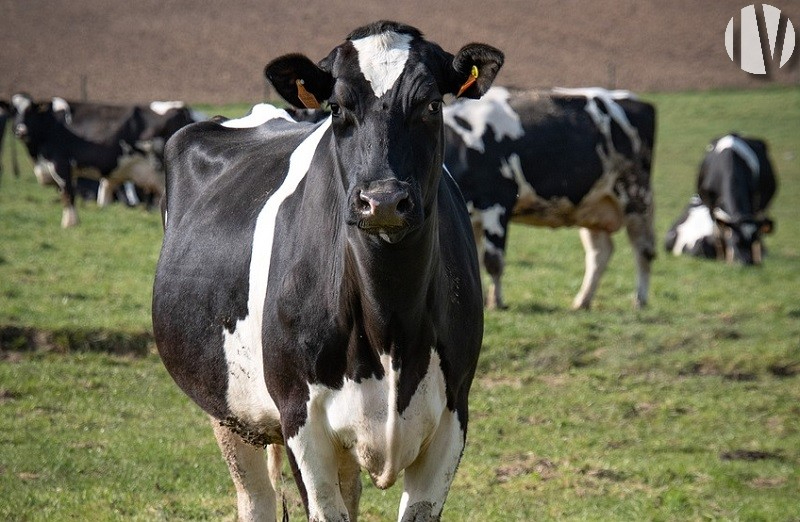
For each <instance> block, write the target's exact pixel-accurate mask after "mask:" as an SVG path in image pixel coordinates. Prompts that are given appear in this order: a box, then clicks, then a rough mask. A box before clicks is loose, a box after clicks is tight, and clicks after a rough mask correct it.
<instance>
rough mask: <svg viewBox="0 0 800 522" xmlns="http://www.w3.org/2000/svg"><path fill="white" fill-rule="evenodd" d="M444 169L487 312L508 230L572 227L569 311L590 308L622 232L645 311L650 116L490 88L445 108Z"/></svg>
mask: <svg viewBox="0 0 800 522" xmlns="http://www.w3.org/2000/svg"><path fill="white" fill-rule="evenodd" d="M444 119H445V124H446V138H447V150H446V154H445V164H446V165H447V168H448V169H449V171H450V172H451V173H452V175H453V177H454V178H455V179H456V181H457V182H458V184H459V186H460V187H461V190H462V192H463V193H464V198H465V199H466V200H467V203H468V205H470V211H471V213H472V218H473V225H474V230H475V237H476V242H477V243H478V246H479V251H480V252H479V257H480V259H481V260H482V262H483V265H484V267H485V268H486V271H487V272H488V273H489V275H490V276H491V280H492V284H491V286H490V288H489V290H488V292H487V295H486V304H487V306H489V307H490V308H491V307H499V308H504V307H505V303H504V300H503V293H502V287H501V277H502V275H503V268H504V264H505V261H504V258H505V249H506V240H507V238H508V224H509V221H515V222H520V223H525V224H528V225H534V226H548V227H554V228H555V227H564V226H569V227H571V226H578V227H581V229H580V237H581V241H582V243H583V247H584V249H585V251H586V272H585V275H584V279H583V284H582V286H581V289H580V291H579V292H578V295H577V296H576V297H575V300H574V301H573V305H572V306H573V308H576V309H578V308H589V306H590V305H591V301H592V297H593V295H594V293H595V290H596V289H597V285H598V283H599V280H600V276H601V275H602V273H603V271H604V270H605V268H606V266H607V264H608V261H609V259H610V257H611V254H612V252H613V243H612V240H611V234H612V233H614V232H616V231H617V230H619V229H620V228H621V227H622V226H623V225H624V226H625V227H626V229H627V232H628V238H629V240H630V242H631V244H632V245H633V250H634V255H635V258H636V267H637V285H636V286H637V290H636V297H635V305H636V306H637V307H641V306H644V305H645V304H646V303H647V294H648V287H649V281H650V262H651V261H652V259H653V258H654V257H655V233H654V230H653V194H652V190H651V187H650V165H651V158H652V151H653V140H654V137H655V110H654V108H653V106H652V105H650V104H647V103H644V102H641V101H637V100H636V99H635V98H634V97H633V96H632V95H631V93H629V92H627V91H606V90H604V89H557V90H553V91H549V92H510V91H508V90H507V89H504V88H502V87H493V88H492V89H491V90H490V91H489V93H488V94H487V95H486V96H484V97H483V98H482V99H480V100H474V101H473V100H463V101H457V102H456V103H454V104H452V105H450V106H448V107H446V108H445V109H444Z"/></svg>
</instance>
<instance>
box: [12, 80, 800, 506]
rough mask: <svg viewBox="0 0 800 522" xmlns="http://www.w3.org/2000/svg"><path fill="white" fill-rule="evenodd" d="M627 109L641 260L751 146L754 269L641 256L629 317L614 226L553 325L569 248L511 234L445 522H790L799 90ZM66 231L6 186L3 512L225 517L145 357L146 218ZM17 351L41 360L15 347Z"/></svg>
mask: <svg viewBox="0 0 800 522" xmlns="http://www.w3.org/2000/svg"><path fill="white" fill-rule="evenodd" d="M644 98H645V99H647V100H649V101H652V102H654V103H655V104H656V106H657V108H658V118H659V125H658V136H657V139H656V141H657V150H656V157H655V172H654V186H655V193H656V204H657V209H656V223H657V231H658V236H659V243H660V242H661V241H662V238H663V235H664V233H665V232H666V230H667V228H668V227H669V226H670V224H671V223H672V221H673V220H674V219H675V218H676V217H677V216H678V214H679V212H680V211H681V210H682V208H683V206H684V205H685V204H686V202H687V201H688V198H689V196H690V195H691V193H692V192H693V190H694V183H695V176H696V172H697V166H698V164H699V162H700V159H701V158H702V154H703V150H704V148H705V145H706V143H707V142H708V141H709V140H710V139H711V138H712V137H715V136H719V135H721V134H724V133H726V132H728V131H731V130H738V131H740V132H742V133H745V134H752V135H756V136H762V137H764V138H766V139H767V140H768V141H769V143H770V150H771V155H772V160H773V163H774V166H775V168H776V170H777V171H778V175H779V180H780V187H779V191H778V195H777V197H776V200H775V201H774V204H773V207H772V215H773V217H774V218H775V220H776V222H777V228H776V233H775V234H774V235H773V236H770V237H768V238H767V240H766V244H767V247H768V249H769V253H768V255H767V257H766V259H765V263H764V265H763V266H762V267H760V268H743V267H737V266H727V265H724V264H721V263H716V262H710V261H703V260H696V259H689V258H676V257H672V256H670V255H666V254H665V253H664V252H663V249H662V248H661V246H660V245H659V250H660V251H659V258H658V259H657V260H656V261H655V263H654V265H653V275H652V294H651V299H650V306H649V307H648V308H647V309H645V310H642V311H636V310H634V309H633V308H632V296H633V290H634V273H633V260H632V254H631V250H630V247H629V246H628V244H627V240H626V238H625V236H624V233H621V234H619V235H617V236H616V245H617V250H616V252H615V254H614V258H613V259H612V261H611V264H610V266H609V269H608V271H607V273H606V274H605V276H604V278H603V281H602V283H601V285H600V289H599V291H598V294H597V296H596V299H595V304H594V307H593V309H592V310H591V311H589V312H571V311H569V305H570V303H571V300H572V297H573V295H574V293H575V292H577V290H578V287H579V285H580V279H581V276H582V271H583V253H582V249H581V246H580V240H579V239H578V234H577V231H576V230H556V231H552V230H547V229H531V228H525V227H521V226H514V227H513V228H512V230H511V241H510V249H509V258H508V266H507V272H506V278H505V290H506V300H507V302H508V304H509V305H510V308H509V309H508V310H506V311H490V312H488V313H487V316H486V335H485V338H484V348H483V352H482V354H481V360H480V364H479V369H478V376H477V379H476V381H475V383H474V385H473V393H472V401H471V414H472V415H471V423H470V432H469V440H468V444H467V449H466V452H465V455H464V459H463V461H462V464H461V468H460V470H459V473H458V474H457V476H456V480H455V483H454V485H453V488H452V490H451V493H450V498H449V500H448V503H447V505H446V508H445V513H444V519H445V520H498V521H499V520H503V521H505V520H534V519H535V520H598V521H600V520H603V521H606V520H626V521H627V520H663V521H672V520H675V521H677V520H681V521H683V520H748V521H750V520H764V521H772V520H780V521H788V520H798V516H800V510H799V508H798V498H800V376H798V373H799V372H800V301H798V295H800V275H799V274H798V271H799V269H800V231H799V229H798V228H797V225H796V224H797V223H798V222H800V207H798V205H797V201H800V188H799V187H800V90H798V89H788V88H781V89H772V88H769V89H764V90H759V91H716V92H697V93H658V94H650V95H646V96H644ZM206 109H207V111H208V112H209V113H211V114H213V113H217V112H220V113H223V114H227V115H230V116H235V115H238V114H242V113H243V112H244V111H245V110H246V106H244V105H238V106H231V107H225V108H214V107H208V108H206ZM5 160H6V162H7V163H6V164H7V165H9V164H8V158H7V157H6V158H5ZM26 161H27V160H22V164H23V166H27V165H28V163H27V162H26ZM79 214H80V218H81V220H82V224H81V226H80V227H79V228H76V229H73V230H66V231H63V230H61V229H60V228H59V221H60V208H59V205H58V203H57V201H56V195H55V192H54V191H53V190H52V189H45V188H41V187H38V186H36V184H35V182H34V181H33V177H32V176H31V175H30V174H29V173H28V172H26V173H25V175H24V177H23V178H21V179H19V180H16V179H14V178H13V177H11V175H10V169H8V168H7V169H6V171H5V173H4V177H3V179H2V181H0V334H1V335H0V342H2V343H3V348H4V349H5V350H6V351H5V352H4V358H3V359H2V360H0V519H4V520H31V521H34V520H68V519H82V520H84V519H85V520H220V519H224V520H232V519H233V518H234V516H235V494H234V491H233V486H232V484H231V482H230V480H229V478H228V476H227V470H226V468H225V465H224V463H223V462H222V459H221V457H220V455H219V451H218V450H217V447H216V444H215V442H214V439H213V436H212V434H211V430H210V429H209V425H208V421H207V420H206V418H205V416H204V415H203V414H202V413H201V412H200V411H199V410H198V408H197V407H195V406H194V405H193V404H191V402H190V401H189V400H188V399H187V398H186V397H185V396H184V395H183V394H182V393H181V392H180V391H179V390H178V389H177V387H176V386H174V384H173V383H172V381H171V379H170V378H169V376H168V375H167V374H166V371H165V370H164V369H163V367H162V365H161V363H160V361H159V360H158V357H157V356H156V355H155V354H154V352H153V350H152V345H150V341H149V339H150V337H149V328H150V327H149V322H150V319H149V308H150V298H151V284H152V276H153V268H154V265H155V262H156V259H157V256H158V249H159V246H160V238H161V231H160V219H159V217H158V215H157V214H156V213H147V212H145V211H143V210H130V209H124V208H117V207H112V208H107V209H104V210H99V209H97V208H96V207H95V206H94V205H93V204H82V205H81V207H80V208H79ZM42 339H44V341H42ZM31 340H36V341H40V344H42V345H43V346H44V347H45V349H42V350H39V351H36V352H30V351H19V350H18V349H19V348H20V347H23V346H24V345H25V344H26V343H27V342H28V341H31ZM10 349H13V350H12V351H9V350H10ZM114 351H116V352H133V353H136V354H139V355H137V356H132V355H121V354H119V353H117V354H114V353H109V352H114ZM61 352H65V353H61ZM142 354H143V355H142ZM286 484H287V488H288V493H287V495H288V506H289V512H290V514H291V518H292V520H299V519H302V508H301V507H300V505H299V501H298V496H297V493H296V491H295V490H294V489H293V486H291V484H290V480H289V478H288V475H287V476H286ZM364 485H365V487H364V496H363V499H362V520H367V521H372V520H387V519H393V518H395V517H396V510H397V505H398V503H399V499H400V494H401V490H400V487H399V486H395V487H394V488H392V489H390V490H388V491H379V490H377V489H376V488H375V487H374V486H372V485H371V484H370V483H369V481H368V480H367V479H365V481H364Z"/></svg>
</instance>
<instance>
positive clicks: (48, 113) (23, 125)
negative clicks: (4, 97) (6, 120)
mask: <svg viewBox="0 0 800 522" xmlns="http://www.w3.org/2000/svg"><path fill="white" fill-rule="evenodd" d="M11 103H12V105H13V106H14V112H15V116H14V135H15V136H16V137H17V138H19V139H20V140H22V141H23V142H24V143H25V144H27V145H30V143H31V142H36V141H37V140H38V139H39V134H40V133H41V132H44V130H45V128H46V127H48V126H50V125H52V124H53V123H54V122H55V121H56V118H55V115H54V114H55V113H54V112H53V105H52V103H49V102H46V103H41V102H34V101H33V98H31V97H30V96H29V95H27V94H15V95H14V96H12V97H11Z"/></svg>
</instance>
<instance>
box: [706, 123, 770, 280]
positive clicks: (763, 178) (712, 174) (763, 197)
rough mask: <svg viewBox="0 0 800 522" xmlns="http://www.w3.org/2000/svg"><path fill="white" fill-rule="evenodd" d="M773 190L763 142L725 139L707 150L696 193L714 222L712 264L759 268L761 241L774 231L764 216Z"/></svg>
mask: <svg viewBox="0 0 800 522" xmlns="http://www.w3.org/2000/svg"><path fill="white" fill-rule="evenodd" d="M777 187H778V182H777V178H776V176H775V172H774V170H773V168H772V163H771V162H770V159H769V155H768V152H767V144H766V143H765V142H764V141H763V140H760V139H757V138H745V137H741V136H738V135H736V134H728V135H726V136H723V137H721V138H717V139H715V140H713V141H712V142H711V143H710V144H709V146H708V148H707V151H706V155H705V157H704V159H703V162H702V163H701V165H700V172H699V175H698V179H697V192H698V194H699V197H700V200H701V201H702V203H703V205H705V207H706V208H707V212H708V213H709V215H710V217H711V218H713V244H714V247H715V257H716V258H718V259H725V260H726V261H728V262H734V261H738V262H741V263H743V264H746V265H752V264H756V265H757V264H760V263H761V261H762V250H763V246H762V235H763V234H767V233H770V232H772V229H773V226H774V223H773V221H772V220H771V219H770V218H768V217H767V214H766V213H767V209H768V207H769V204H770V202H771V201H772V198H773V196H774V195H775V192H776V190H777Z"/></svg>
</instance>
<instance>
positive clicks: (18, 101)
mask: <svg viewBox="0 0 800 522" xmlns="http://www.w3.org/2000/svg"><path fill="white" fill-rule="evenodd" d="M11 104H12V105H13V106H14V108H15V109H17V112H18V113H20V114H22V113H23V112H25V110H26V109H27V108H28V107H30V105H31V99H30V98H28V97H27V96H25V95H24V94H15V95H14V96H12V97H11Z"/></svg>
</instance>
